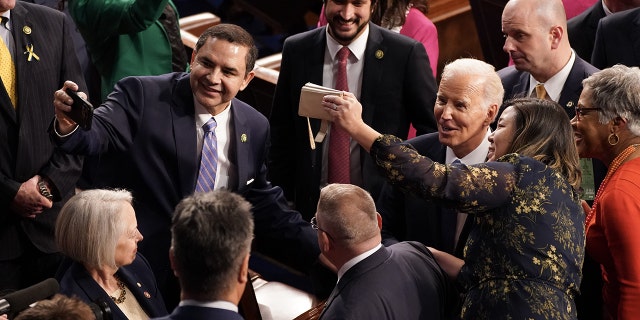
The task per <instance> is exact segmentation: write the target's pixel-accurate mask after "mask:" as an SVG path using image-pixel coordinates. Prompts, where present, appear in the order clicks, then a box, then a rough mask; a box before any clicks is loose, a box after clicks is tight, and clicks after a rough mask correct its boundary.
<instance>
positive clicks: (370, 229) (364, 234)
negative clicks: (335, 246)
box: [316, 184, 380, 246]
mask: <svg viewBox="0 0 640 320" xmlns="http://www.w3.org/2000/svg"><path fill="white" fill-rule="evenodd" d="M377 216H378V214H377V212H376V206H375V203H374V201H373V198H371V195H370V194H369V193H368V192H367V191H365V190H364V189H362V188H360V187H358V186H355V185H352V184H330V185H328V186H326V187H324V188H322V190H320V199H319V201H318V210H317V212H316V219H317V220H318V224H319V225H320V226H321V228H322V229H324V230H326V231H327V232H328V233H329V234H330V235H331V237H332V238H333V240H334V241H336V242H337V243H340V244H342V245H344V246H352V245H354V246H355V245H358V244H360V243H363V242H367V241H369V240H371V239H375V238H376V237H378V238H380V229H379V227H378V217H377ZM378 243H379V240H378Z"/></svg>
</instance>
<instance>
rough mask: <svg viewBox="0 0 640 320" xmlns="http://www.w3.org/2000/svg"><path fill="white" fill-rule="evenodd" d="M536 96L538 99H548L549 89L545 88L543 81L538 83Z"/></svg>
mask: <svg viewBox="0 0 640 320" xmlns="http://www.w3.org/2000/svg"><path fill="white" fill-rule="evenodd" d="M536 97H537V98H538V99H547V97H548V95H547V90H545V89H544V84H543V83H538V84H536Z"/></svg>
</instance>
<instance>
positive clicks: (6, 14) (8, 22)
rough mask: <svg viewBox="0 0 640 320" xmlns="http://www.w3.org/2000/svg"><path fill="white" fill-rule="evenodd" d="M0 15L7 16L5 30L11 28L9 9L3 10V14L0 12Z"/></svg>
mask: <svg viewBox="0 0 640 320" xmlns="http://www.w3.org/2000/svg"><path fill="white" fill-rule="evenodd" d="M0 16H3V17H5V18H7V25H6V27H7V30H11V10H7V11H5V12H4V13H3V14H0Z"/></svg>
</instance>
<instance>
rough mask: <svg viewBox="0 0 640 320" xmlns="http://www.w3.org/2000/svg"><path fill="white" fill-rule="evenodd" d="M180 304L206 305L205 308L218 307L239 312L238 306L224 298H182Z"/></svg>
mask: <svg viewBox="0 0 640 320" xmlns="http://www.w3.org/2000/svg"><path fill="white" fill-rule="evenodd" d="M179 305H180V306H194V307H204V308H216V309H225V310H230V311H234V312H238V306H237V305H235V304H233V303H231V302H229V301H223V300H217V301H208V302H205V301H196V300H182V301H180V304H179Z"/></svg>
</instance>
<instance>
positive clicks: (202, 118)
mask: <svg viewBox="0 0 640 320" xmlns="http://www.w3.org/2000/svg"><path fill="white" fill-rule="evenodd" d="M193 101H194V104H195V113H196V125H197V126H198V127H199V128H200V127H202V126H203V125H204V124H205V123H207V121H209V119H211V117H214V118H215V119H216V123H218V125H220V124H222V123H227V122H228V121H229V115H230V111H229V110H231V101H229V105H228V106H227V107H226V108H224V110H222V112H220V113H218V114H216V115H215V116H212V115H211V113H209V111H207V109H205V108H204V107H203V106H202V105H201V104H200V103H199V102H198V100H196V99H195V97H194V98H193Z"/></svg>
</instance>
